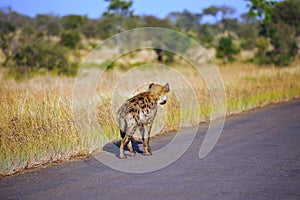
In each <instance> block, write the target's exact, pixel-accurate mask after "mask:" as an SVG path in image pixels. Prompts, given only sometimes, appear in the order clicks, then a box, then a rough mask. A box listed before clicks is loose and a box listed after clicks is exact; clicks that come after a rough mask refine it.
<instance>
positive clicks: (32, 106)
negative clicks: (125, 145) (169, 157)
mask: <svg viewBox="0 0 300 200" xmlns="http://www.w3.org/2000/svg"><path fill="white" fill-rule="evenodd" d="M220 72H221V74H222V77H223V81H224V84H225V88H226V95H227V110H228V113H227V114H228V115H231V114H235V113H239V112H242V111H245V110H248V109H252V108H255V107H260V106H264V105H266V104H269V103H273V102H280V101H287V100H290V99H292V98H296V97H299V96H300V81H299V80H300V67H296V66H295V67H289V68H275V67H257V66H254V65H250V64H233V65H228V66H221V67H220ZM120 73H121V72H120ZM156 74H157V76H160V72H157V73H156ZM161 74H162V76H165V75H163V73H161ZM184 76H185V78H186V79H187V80H188V81H189V83H190V84H191V85H192V87H193V88H194V91H195V95H196V98H197V100H198V102H199V104H200V107H199V108H198V107H191V108H190V111H189V110H188V111H185V112H182V111H181V109H180V106H181V105H180V104H181V103H182V102H179V100H178V98H177V97H176V95H175V94H176V93H175V92H171V93H170V95H169V100H168V103H167V105H166V107H165V108H163V111H162V113H161V114H159V116H158V118H159V117H160V118H159V119H161V121H163V122H164V123H160V122H159V121H160V120H157V122H156V123H157V124H158V125H157V127H156V128H154V130H156V131H157V132H165V131H167V130H173V129H177V128H179V127H180V123H182V119H185V120H184V124H183V126H189V125H192V124H195V123H199V121H208V120H209V116H210V112H211V100H210V96H209V91H208V90H207V88H206V86H205V84H204V82H203V81H202V82H200V83H199V80H198V79H197V78H196V77H195V76H196V75H195V74H194V73H193V72H186V73H185V74H184ZM163 78H164V77H162V80H163ZM73 81H74V79H72V78H62V77H51V76H43V77H42V76H40V77H35V78H32V79H30V80H27V81H23V82H16V81H14V80H7V79H3V78H0V94H1V95H0V174H1V175H7V174H12V173H14V172H18V171H21V170H23V169H26V168H32V167H34V166H38V165H42V164H45V163H50V162H55V161H58V160H65V159H69V158H70V157H72V156H76V155H80V154H84V155H87V154H89V153H91V152H92V151H94V150H96V149H101V147H102V146H103V144H105V143H106V142H109V141H112V140H116V139H118V138H119V131H118V127H117V124H116V123H115V120H114V111H113V110H112V109H111V105H110V102H109V100H108V101H107V102H106V103H105V104H101V105H100V104H99V105H98V106H97V116H96V117H97V119H98V122H99V124H100V125H101V128H102V130H103V132H104V135H100V133H97V132H96V133H86V134H85V135H83V134H79V131H78V129H77V127H76V125H75V123H74V116H73V114H72V102H71V99H72V91H73V90H72V87H73ZM174 82H175V83H178V84H173V85H171V89H173V91H175V90H176V89H178V91H177V92H181V93H184V92H185V91H184V90H180V88H179V87H180V82H179V81H178V80H174ZM100 84H101V83H100ZM111 84H113V81H112V83H111ZM100 87H101V86H100ZM128 87H129V88H130V84H128ZM101 91H102V93H101V94H99V96H98V97H96V99H97V98H99V99H102V98H103V97H105V96H106V93H103V91H105V90H101ZM131 95H132V94H131ZM188 95H189V94H187V96H186V98H185V100H184V101H186V102H185V103H187V104H188V103H189V98H190V97H189V96H188ZM127 96H128V97H129V96H130V95H128V94H126V95H125V96H124V98H125V99H126V98H127ZM195 109H197V111H198V112H193V110H195ZM195 113H198V114H197V116H195Z"/></svg>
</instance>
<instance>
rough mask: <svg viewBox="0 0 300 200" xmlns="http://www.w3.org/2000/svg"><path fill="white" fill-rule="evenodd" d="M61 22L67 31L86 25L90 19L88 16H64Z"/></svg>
mask: <svg viewBox="0 0 300 200" xmlns="http://www.w3.org/2000/svg"><path fill="white" fill-rule="evenodd" d="M61 21H62V24H63V27H64V28H65V29H67V30H75V29H77V28H80V27H81V26H83V25H84V24H85V23H87V22H88V21H89V19H88V18H87V17H86V16H80V15H67V16H63V17H62V18H61Z"/></svg>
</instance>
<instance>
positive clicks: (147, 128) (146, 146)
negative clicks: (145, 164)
mask: <svg viewBox="0 0 300 200" xmlns="http://www.w3.org/2000/svg"><path fill="white" fill-rule="evenodd" d="M151 128H152V124H150V125H145V126H143V127H142V129H141V130H142V134H143V145H144V153H143V154H144V155H145V156H150V155H152V153H151V148H150V145H149V140H150V131H151Z"/></svg>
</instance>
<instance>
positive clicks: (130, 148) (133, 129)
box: [119, 127, 136, 159]
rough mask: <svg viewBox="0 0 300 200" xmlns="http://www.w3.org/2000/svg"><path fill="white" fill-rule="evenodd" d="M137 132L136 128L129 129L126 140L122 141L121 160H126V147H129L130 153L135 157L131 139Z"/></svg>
mask: <svg viewBox="0 0 300 200" xmlns="http://www.w3.org/2000/svg"><path fill="white" fill-rule="evenodd" d="M135 130H136V127H130V128H128V130H127V131H126V134H125V136H124V138H123V139H122V140H121V144H120V155H119V158H120V159H124V158H126V156H125V154H124V147H125V146H126V145H128V149H129V151H130V156H134V155H135V152H134V151H133V148H132V143H131V138H132V135H133V134H134V132H135ZM129 142H130V144H129Z"/></svg>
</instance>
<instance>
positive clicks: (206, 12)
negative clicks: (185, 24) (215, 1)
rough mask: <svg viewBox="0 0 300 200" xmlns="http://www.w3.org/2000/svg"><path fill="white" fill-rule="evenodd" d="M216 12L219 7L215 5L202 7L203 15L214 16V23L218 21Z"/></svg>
mask: <svg viewBox="0 0 300 200" xmlns="http://www.w3.org/2000/svg"><path fill="white" fill-rule="evenodd" d="M218 12H219V8H218V7H216V6H210V7H208V8H205V9H203V15H211V16H213V17H214V18H215V20H216V23H218V17H217V15H218Z"/></svg>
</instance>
